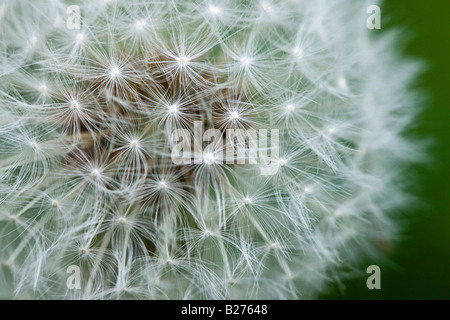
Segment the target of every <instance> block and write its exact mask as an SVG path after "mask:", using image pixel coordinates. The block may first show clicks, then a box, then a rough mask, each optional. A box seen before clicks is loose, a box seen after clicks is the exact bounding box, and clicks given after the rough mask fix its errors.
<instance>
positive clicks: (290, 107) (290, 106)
mask: <svg viewBox="0 0 450 320" xmlns="http://www.w3.org/2000/svg"><path fill="white" fill-rule="evenodd" d="M294 110H295V106H294V105H293V104H292V103H289V104H288V105H287V106H286V111H287V113H291V112H293V111H294Z"/></svg>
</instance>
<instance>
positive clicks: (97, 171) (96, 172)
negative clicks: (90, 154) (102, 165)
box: [91, 169, 100, 178]
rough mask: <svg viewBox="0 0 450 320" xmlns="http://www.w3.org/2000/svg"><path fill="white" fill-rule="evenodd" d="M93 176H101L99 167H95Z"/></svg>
mask: <svg viewBox="0 0 450 320" xmlns="http://www.w3.org/2000/svg"><path fill="white" fill-rule="evenodd" d="M91 175H92V177H94V178H98V177H99V176H100V171H99V170H98V169H94V170H92V172H91Z"/></svg>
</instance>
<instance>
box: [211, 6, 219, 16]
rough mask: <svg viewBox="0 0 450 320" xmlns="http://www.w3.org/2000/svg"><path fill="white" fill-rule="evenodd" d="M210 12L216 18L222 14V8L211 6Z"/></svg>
mask: <svg viewBox="0 0 450 320" xmlns="http://www.w3.org/2000/svg"><path fill="white" fill-rule="evenodd" d="M208 12H209V13H210V14H211V15H213V16H216V15H218V14H219V13H220V8H219V7H217V6H213V5H211V6H209V8H208Z"/></svg>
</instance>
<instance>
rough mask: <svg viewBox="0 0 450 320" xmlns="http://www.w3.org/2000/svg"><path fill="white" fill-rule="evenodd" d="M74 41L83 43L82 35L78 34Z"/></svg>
mask: <svg viewBox="0 0 450 320" xmlns="http://www.w3.org/2000/svg"><path fill="white" fill-rule="evenodd" d="M76 40H77V42H83V40H84V34H82V33H78V34H77V36H76Z"/></svg>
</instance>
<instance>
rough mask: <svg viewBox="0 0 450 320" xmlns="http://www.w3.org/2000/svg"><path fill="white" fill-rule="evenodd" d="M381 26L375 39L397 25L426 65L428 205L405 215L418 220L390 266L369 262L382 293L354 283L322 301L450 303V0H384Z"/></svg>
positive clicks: (422, 185) (423, 183)
mask: <svg viewBox="0 0 450 320" xmlns="http://www.w3.org/2000/svg"><path fill="white" fill-rule="evenodd" d="M381 25H382V29H381V30H373V32H377V34H375V36H377V37H378V36H382V35H383V32H386V31H388V30H390V29H392V28H397V27H401V28H403V29H404V30H405V31H406V33H405V34H408V42H407V43H408V45H407V46H406V48H405V49H404V52H405V53H406V54H408V55H411V56H415V57H419V58H421V59H424V60H425V61H427V62H428V67H427V70H426V72H425V73H423V74H422V75H421V77H420V79H418V88H419V89H420V88H421V89H426V90H427V92H428V101H427V107H426V109H425V110H424V112H423V113H422V114H421V115H420V116H419V117H418V119H417V125H418V129H417V130H418V133H419V134H420V135H421V136H424V137H431V138H433V140H434V141H433V144H432V147H431V148H430V153H431V155H432V156H433V160H432V162H431V163H430V164H427V165H426V166H421V167H419V168H417V173H418V181H417V183H418V187H419V189H418V190H419V191H418V195H419V197H420V199H421V201H423V202H424V203H425V204H426V205H425V206H420V208H417V209H415V210H414V212H409V213H408V215H411V216H414V217H416V218H415V219H413V221H412V222H411V224H410V226H409V227H408V228H407V229H406V230H405V232H404V234H403V236H404V238H403V239H402V241H400V242H398V243H397V245H396V246H395V250H394V251H393V252H391V253H390V254H389V256H388V257H389V258H390V260H391V261H392V262H394V265H395V266H394V267H392V265H388V264H386V263H384V262H379V261H367V265H370V264H377V265H379V266H380V268H381V289H380V290H375V289H374V290H369V289H367V287H366V279H367V278H362V279H355V280H350V281H346V282H344V288H342V287H337V286H336V287H333V288H332V289H331V291H330V293H328V294H326V295H324V296H323V297H322V299H450V172H449V168H450V166H449V163H450V143H449V141H450V130H449V128H450V1H447V0H429V1H426V0H412V1H411V0H386V1H385V3H384V5H383V6H381ZM409 37H410V38H409ZM367 276H369V275H367Z"/></svg>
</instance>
